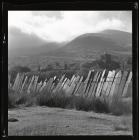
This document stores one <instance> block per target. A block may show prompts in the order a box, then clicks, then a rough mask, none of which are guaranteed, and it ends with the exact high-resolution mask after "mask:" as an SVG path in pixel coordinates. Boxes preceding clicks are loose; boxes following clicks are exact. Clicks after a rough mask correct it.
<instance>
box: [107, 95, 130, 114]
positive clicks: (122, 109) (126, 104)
mask: <svg viewBox="0 0 139 140" xmlns="http://www.w3.org/2000/svg"><path fill="white" fill-rule="evenodd" d="M109 110H110V112H111V113H112V114H114V115H123V114H131V113H132V98H119V97H116V96H114V97H113V98H112V101H111V103H110V104H109Z"/></svg>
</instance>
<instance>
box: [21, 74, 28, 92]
mask: <svg viewBox="0 0 139 140" xmlns="http://www.w3.org/2000/svg"><path fill="white" fill-rule="evenodd" d="M27 80H28V77H27V76H25V80H24V82H23V84H22V87H21V90H20V93H22V92H23V89H24V87H25V85H26V83H27Z"/></svg>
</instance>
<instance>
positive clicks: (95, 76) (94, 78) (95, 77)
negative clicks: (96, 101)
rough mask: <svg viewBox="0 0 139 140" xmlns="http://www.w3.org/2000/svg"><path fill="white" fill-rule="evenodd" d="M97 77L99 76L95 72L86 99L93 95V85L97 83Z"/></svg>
mask: <svg viewBox="0 0 139 140" xmlns="http://www.w3.org/2000/svg"><path fill="white" fill-rule="evenodd" d="M94 73H95V72H94ZM98 75H99V72H96V73H95V75H94V77H93V80H92V83H91V86H90V90H89V92H88V98H89V97H92V96H93V95H92V94H93V90H94V86H95V83H96V81H97V77H98Z"/></svg>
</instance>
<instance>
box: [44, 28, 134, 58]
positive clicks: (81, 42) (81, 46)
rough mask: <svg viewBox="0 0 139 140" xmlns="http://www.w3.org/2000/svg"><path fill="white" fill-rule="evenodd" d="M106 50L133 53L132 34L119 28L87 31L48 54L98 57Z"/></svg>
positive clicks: (116, 52)
mask: <svg viewBox="0 0 139 140" xmlns="http://www.w3.org/2000/svg"><path fill="white" fill-rule="evenodd" d="M104 52H108V53H112V54H116V55H131V53H132V34H131V33H128V32H123V31H119V30H104V31H102V32H99V33H86V34H83V35H80V36H78V37H76V38H75V39H73V40H72V41H70V42H68V43H67V44H66V45H64V46H63V47H61V48H58V49H56V50H54V51H51V52H49V54H46V55H51V56H57V57H81V58H96V57H97V56H98V55H100V54H102V53H104Z"/></svg>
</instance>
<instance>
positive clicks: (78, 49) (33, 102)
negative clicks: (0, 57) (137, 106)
mask: <svg viewBox="0 0 139 140" xmlns="http://www.w3.org/2000/svg"><path fill="white" fill-rule="evenodd" d="M132 32H133V31H132V10H9V11H8V136H58V135H61V136H70V135H77V136H79V135H82V136H83V135H90V136H96V135H97V136H103V135H108V136H109V135H110V136H117V135H118V136H119V135H120V136H122V135H127V136H133V119H132V118H133V113H132V106H133V105H132V103H133V102H132V100H133V96H132V94H133V93H132V89H133V88H132V76H133V74H132V42H133V41H132Z"/></svg>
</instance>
